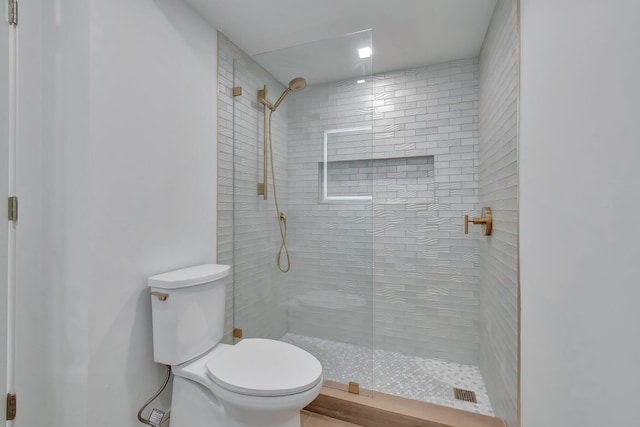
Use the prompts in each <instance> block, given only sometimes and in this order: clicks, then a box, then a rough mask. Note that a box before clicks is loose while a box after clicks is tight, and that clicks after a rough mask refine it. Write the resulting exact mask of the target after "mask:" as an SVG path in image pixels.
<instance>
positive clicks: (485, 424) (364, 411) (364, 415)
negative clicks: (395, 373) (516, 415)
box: [301, 384, 505, 427]
mask: <svg viewBox="0 0 640 427" xmlns="http://www.w3.org/2000/svg"><path fill="white" fill-rule="evenodd" d="M333 385H334V386H335V387H328V386H326V385H325V387H323V388H322V391H321V392H320V395H319V396H318V397H317V398H316V399H315V400H314V401H313V402H311V403H310V404H309V405H308V406H307V407H306V408H305V409H304V411H303V413H302V414H301V421H302V422H301V426H303V427H317V426H336V427H338V426H342V427H348V426H352V427H353V426H360V427H390V426H394V427H505V424H504V422H503V421H502V420H501V419H499V418H495V417H490V416H487V415H481V414H476V413H472V412H466V411H462V410H460V409H455V408H448V407H445V406H440V405H434V404H432V403H427V402H420V401H417V400H411V399H405V398H402V397H398V396H393V395H389V394H385V393H379V392H371V393H370V396H364V395H356V394H351V393H348V392H347V391H346V390H342V389H340V386H342V385H340V384H333ZM343 387H346V386H343Z"/></svg>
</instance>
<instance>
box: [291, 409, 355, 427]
mask: <svg viewBox="0 0 640 427" xmlns="http://www.w3.org/2000/svg"><path fill="white" fill-rule="evenodd" d="M300 427H361V426H359V425H358V424H351V423H348V422H346V421H340V420H336V419H335V418H329V417H325V416H324V415H320V414H314V413H311V412H307V411H302V412H300Z"/></svg>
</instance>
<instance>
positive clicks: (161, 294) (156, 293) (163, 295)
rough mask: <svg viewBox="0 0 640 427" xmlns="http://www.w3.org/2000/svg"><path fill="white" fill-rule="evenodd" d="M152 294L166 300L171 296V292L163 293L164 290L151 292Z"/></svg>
mask: <svg viewBox="0 0 640 427" xmlns="http://www.w3.org/2000/svg"><path fill="white" fill-rule="evenodd" d="M151 296H156V297H158V299H159V300H160V301H166V300H167V298H169V294H163V293H162V292H151Z"/></svg>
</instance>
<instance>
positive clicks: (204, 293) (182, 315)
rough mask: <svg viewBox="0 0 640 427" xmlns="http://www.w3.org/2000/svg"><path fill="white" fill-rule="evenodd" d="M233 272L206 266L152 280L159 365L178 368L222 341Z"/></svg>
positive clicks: (158, 276)
mask: <svg viewBox="0 0 640 427" xmlns="http://www.w3.org/2000/svg"><path fill="white" fill-rule="evenodd" d="M230 269H231V268H230V267H229V266H228V265H218V264H205V265H198V266H195V267H189V268H184V269H182V270H176V271H171V272H169V273H163V274H159V275H157V276H153V277H150V278H149V280H148V285H149V288H151V290H150V292H151V315H152V324H153V359H154V360H155V361H156V362H158V363H162V364H165V365H178V364H180V363H183V362H186V361H188V360H191V359H193V358H195V357H197V356H200V355H201V354H203V353H205V352H206V351H208V350H209V349H211V348H213V347H214V346H215V345H216V344H218V342H219V341H220V339H222V336H223V335H224V306H225V293H226V292H225V291H226V286H227V283H228V281H229V271H230Z"/></svg>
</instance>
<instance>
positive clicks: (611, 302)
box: [520, 0, 640, 427]
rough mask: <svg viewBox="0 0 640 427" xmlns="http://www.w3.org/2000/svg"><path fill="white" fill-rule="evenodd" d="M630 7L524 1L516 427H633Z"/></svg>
mask: <svg viewBox="0 0 640 427" xmlns="http://www.w3.org/2000/svg"><path fill="white" fill-rule="evenodd" d="M639 16H640V3H639V2H638V1H637V0H613V1H608V2H585V1H578V0H567V1H563V2H558V1H554V0H522V15H521V17H522V104H521V108H522V110H521V153H520V165H521V169H520V183H521V187H520V189H521V199H520V207H521V253H520V254H521V258H520V260H521V287H522V335H521V339H522V371H521V375H522V426H523V427H539V426H548V427H552V426H582V427H588V426H594V427H596V426H605V425H606V426H637V425H638V423H639V420H640V415H639V414H638V405H637V402H636V398H637V396H638V394H640V364H639V363H638V362H639V361H640V339H638V337H639V336H640V333H639V330H638V328H639V326H640V310H638V301H639V300H640V281H639V280H640V279H639V278H640V263H639V262H638V256H639V255H640V228H639V227H638V221H637V220H638V212H639V211H640V199H639V197H638V194H640V191H639V190H638V184H639V183H640V168H638V159H639V158H640V144H639V143H638V141H639V138H638V126H637V123H638V118H639V117H640V104H639V103H638V99H640V80H639V79H638V69H640V49H638V40H640V30H639V29H638V28H639V27H638V22H637V21H638V17H639Z"/></svg>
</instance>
